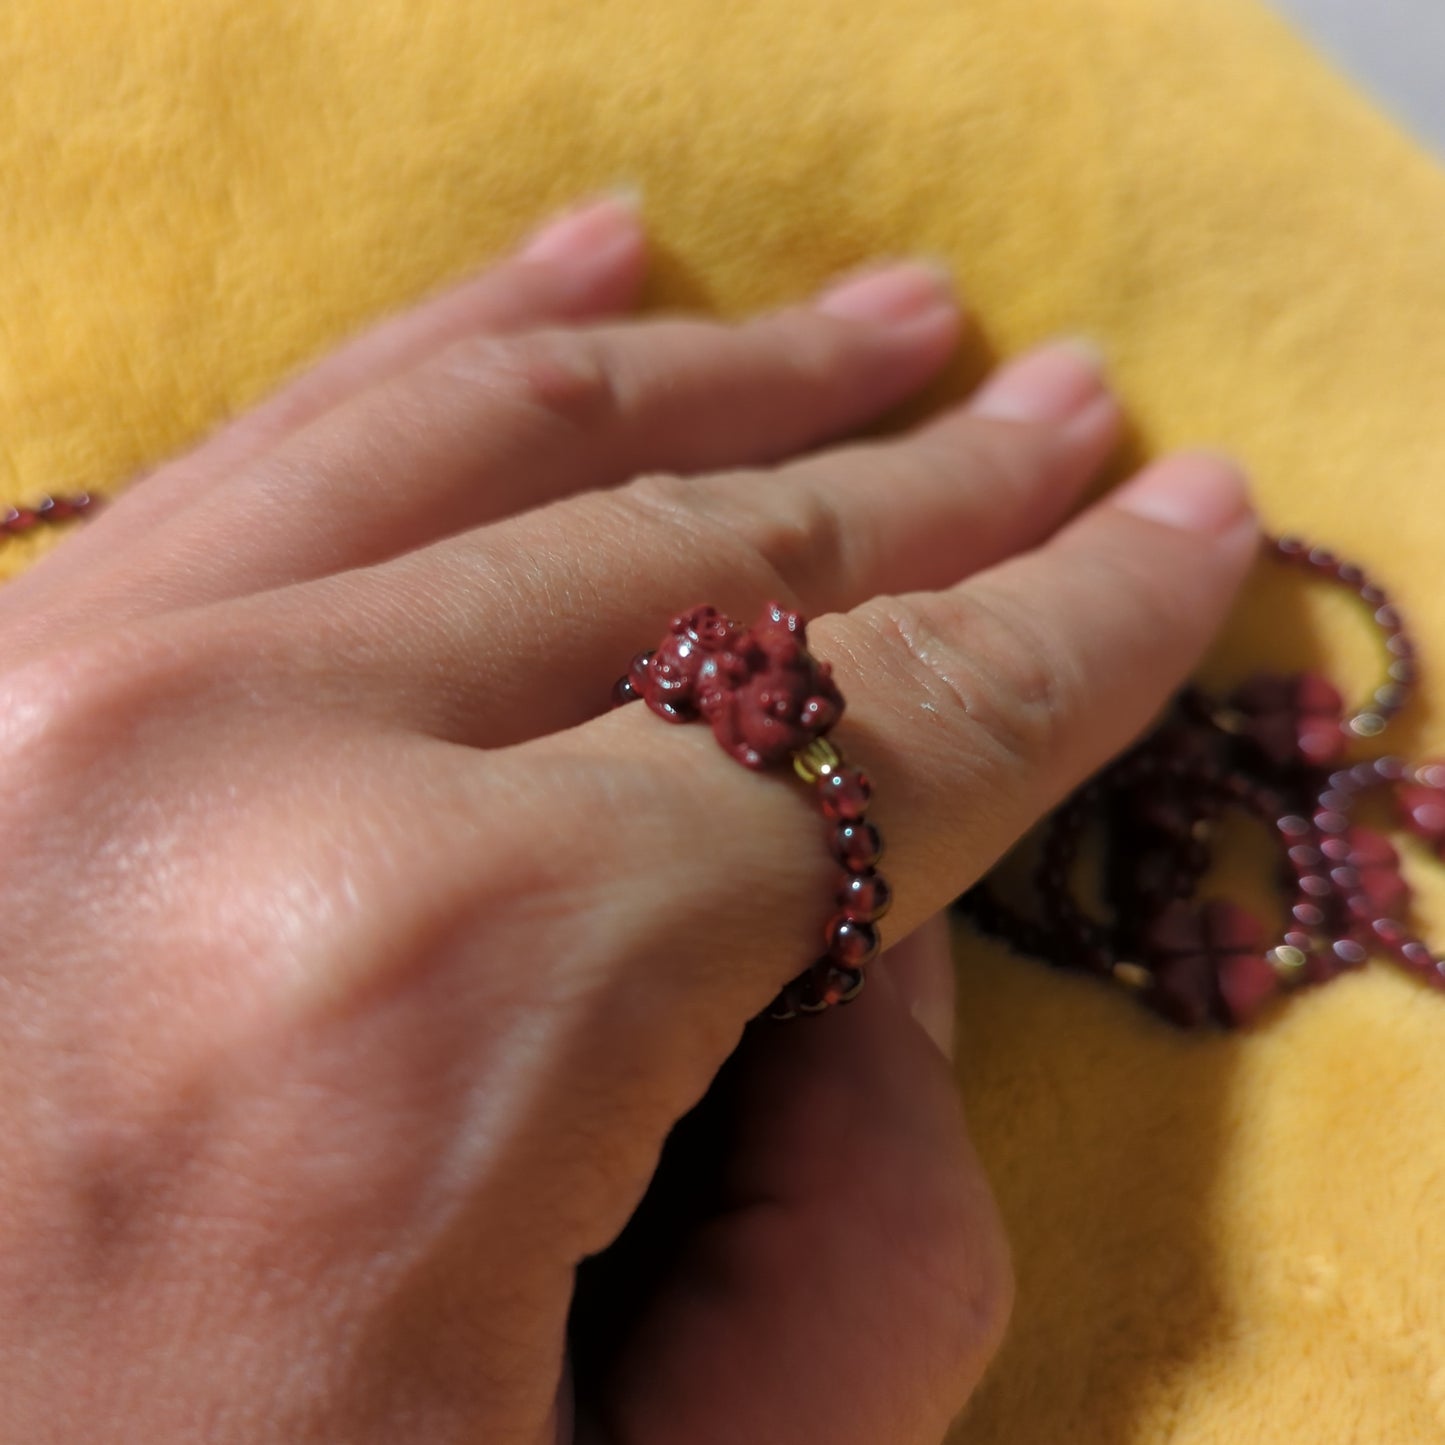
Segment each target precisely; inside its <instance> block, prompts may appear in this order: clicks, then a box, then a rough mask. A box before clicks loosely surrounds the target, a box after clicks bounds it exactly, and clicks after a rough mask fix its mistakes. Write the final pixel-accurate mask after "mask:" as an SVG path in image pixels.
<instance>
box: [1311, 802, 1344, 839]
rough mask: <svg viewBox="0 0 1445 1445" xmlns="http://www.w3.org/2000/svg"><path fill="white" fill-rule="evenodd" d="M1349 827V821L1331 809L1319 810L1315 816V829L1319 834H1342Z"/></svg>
mask: <svg viewBox="0 0 1445 1445" xmlns="http://www.w3.org/2000/svg"><path fill="white" fill-rule="evenodd" d="M1349 826H1350V820H1349V819H1348V818H1347V817H1346V816H1345V815H1344V814H1343V813H1337V812H1335V811H1334V809H1332V808H1321V809H1320V810H1319V812H1318V813H1316V814H1315V827H1316V828H1318V829H1319V830H1320V832H1321V833H1343V832H1344V831H1345V829H1346V828H1348V827H1349Z"/></svg>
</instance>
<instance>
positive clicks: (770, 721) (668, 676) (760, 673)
mask: <svg viewBox="0 0 1445 1445" xmlns="http://www.w3.org/2000/svg"><path fill="white" fill-rule="evenodd" d="M612 696H613V702H614V703H615V704H617V705H619V706H620V705H622V704H624V703H629V702H634V701H636V700H638V699H641V700H642V701H643V702H645V703H646V704H647V706H648V707H649V708H651V709H652V711H653V712H655V713H656V714H657V715H658V716H659V717H663V718H666V719H667V720H668V722H679V723H681V722H694V721H698V720H702V721H705V722H707V723H709V724H710V725H711V727H712V730H713V735H714V736H715V737H716V738H717V740H718V742H719V743H720V744H721V746H722V748H723V751H724V752H726V753H727V754H728V756H729V757H731V758H734V759H735V760H736V761H737V762H740V763H741V764H742V765H743V766H744V767H747V768H755V769H759V770H761V769H764V768H770V767H776V766H780V765H783V764H787V763H791V764H792V767H793V771H794V772H795V773H796V774H797V775H798V777H799V778H801V779H802V780H803V782H804V783H806V784H807V785H808V786H809V787H810V788H812V789H813V790H814V793H815V794H816V796H817V798H818V802H819V805H820V807H821V808H822V810H823V815H824V817H826V818H827V819H828V820H829V821H830V822H831V823H833V825H834V827H833V834H832V851H833V857H834V858H835V859H836V860H837V861H838V864H839V866H840V868H841V869H842V870H843V874H842V877H841V878H840V880H839V883H838V891H837V895H836V899H835V902H836V905H837V910H838V911H837V912H836V913H835V914H834V915H833V918H832V920H831V921H830V922H829V924H828V927H827V931H826V934H825V938H824V952H823V954H822V956H821V957H820V958H819V959H818V960H817V961H816V962H815V963H814V964H813V965H812V967H811V968H809V969H808V970H807V971H806V972H804V973H802V974H800V975H799V976H798V977H797V978H796V979H794V980H793V982H792V983H790V984H789V985H788V986H787V987H786V988H785V989H784V990H783V992H782V993H781V994H780V995H779V996H778V998H777V999H776V1000H775V1001H774V1003H773V1006H772V1009H771V1010H770V1016H771V1017H772V1018H775V1019H790V1018H793V1017H795V1016H796V1015H797V1014H799V1013H821V1012H822V1011H823V1010H824V1009H826V1008H829V1007H831V1006H832V1005H834V1004H840V1003H848V1002H849V1001H850V1000H852V999H854V998H856V997H857V996H858V994H859V992H860V991H861V990H862V988H863V981H864V977H865V975H864V972H863V970H864V969H865V968H866V967H867V966H868V965H869V964H870V963H872V962H873V960H874V959H875V958H876V957H877V956H878V950H879V947H880V943H879V938H878V926H877V925H878V920H879V919H880V918H882V917H883V915H884V914H885V913H886V912H887V911H888V905H889V903H890V902H891V901H892V894H891V893H890V892H889V888H888V884H887V883H886V882H885V881H884V880H883V878H882V876H881V875H880V874H879V873H878V871H877V869H876V868H875V867H874V865H875V864H876V863H877V862H878V858H879V856H880V854H881V853H882V851H883V840H882V838H880V837H879V834H878V830H877V828H875V827H874V826H873V824H872V823H870V822H869V821H868V818H867V812H868V802H869V799H870V797H871V796H872V788H871V787H870V786H869V783H868V779H867V778H866V777H864V775H863V774H862V773H860V772H858V770H857V769H856V768H850V767H849V766H848V765H847V763H846V762H844V760H843V757H842V755H841V754H840V753H839V752H838V750H837V748H836V747H835V746H834V745H833V744H832V743H831V742H829V741H828V737H827V735H828V733H829V732H831V731H832V729H833V727H834V726H835V725H836V723H837V722H838V719H839V718H841V717H842V716H843V708H844V702H843V695H842V694H841V693H840V692H839V691H838V688H837V685H836V684H835V683H834V682H833V672H832V669H831V668H830V667H829V666H828V664H827V663H826V662H819V661H818V660H817V659H816V658H815V657H813V655H812V654H811V653H810V652H809V651H808V639H807V624H806V622H805V621H804V619H803V617H802V616H801V615H800V614H798V613H796V612H790V611H788V610H787V609H786V608H784V607H782V606H780V605H779V604H778V603H776V602H770V603H769V604H768V605H767V606H766V607H765V608H764V609H763V612H762V616H761V617H760V618H759V619H758V621H757V623H756V624H755V625H754V626H753V627H751V628H747V627H742V626H740V625H739V624H738V623H736V622H733V621H731V620H730V619H729V618H727V617H724V616H723V614H722V613H721V612H719V611H718V610H717V608H716V607H694V608H692V609H691V610H690V611H688V612H684V613H681V614H680V615H678V616H677V617H674V618H673V620H672V624H671V626H670V628H669V629H668V633H667V636H666V637H664V638H663V639H662V641H661V642H660V643H659V644H658V646H657V648H656V650H655V651H652V652H641V653H638V655H637V656H636V657H635V658H633V660H632V665H631V667H629V668H628V670H627V673H626V675H625V676H624V677H622V678H621V679H620V680H619V681H618V683H617V686H616V687H615V688H614V689H613V694H612Z"/></svg>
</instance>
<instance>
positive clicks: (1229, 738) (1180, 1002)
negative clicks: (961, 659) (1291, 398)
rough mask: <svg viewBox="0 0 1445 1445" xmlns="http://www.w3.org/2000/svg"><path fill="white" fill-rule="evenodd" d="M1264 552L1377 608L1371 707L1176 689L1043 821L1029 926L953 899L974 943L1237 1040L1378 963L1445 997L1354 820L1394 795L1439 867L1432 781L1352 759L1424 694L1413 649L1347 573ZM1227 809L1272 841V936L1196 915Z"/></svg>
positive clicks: (1318, 552)
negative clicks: (1090, 854) (1098, 885)
mask: <svg viewBox="0 0 1445 1445" xmlns="http://www.w3.org/2000/svg"><path fill="white" fill-rule="evenodd" d="M1271 550H1272V551H1273V554H1274V556H1275V557H1276V559H1277V560H1279V561H1281V562H1284V563H1288V564H1290V565H1292V566H1296V567H1299V568H1301V569H1303V570H1305V571H1306V572H1307V573H1309V574H1311V575H1313V576H1317V577H1320V578H1323V579H1325V580H1328V581H1332V582H1334V583H1336V584H1338V585H1340V586H1343V587H1347V588H1349V589H1350V590H1351V591H1353V592H1355V593H1356V594H1357V595H1358V596H1359V598H1360V600H1361V601H1362V602H1363V603H1364V604H1365V605H1366V606H1367V607H1368V608H1370V610H1371V613H1372V615H1373V619H1374V622H1375V624H1376V626H1377V627H1378V628H1379V629H1380V631H1381V633H1382V634H1383V638H1384V644H1385V651H1386V654H1387V657H1388V663H1387V669H1386V678H1385V681H1384V682H1383V683H1382V684H1381V685H1380V686H1379V687H1377V688H1376V689H1375V691H1374V693H1373V694H1372V696H1371V697H1370V699H1369V701H1367V702H1366V703H1365V704H1364V706H1362V707H1360V708H1359V709H1357V710H1356V711H1354V712H1353V713H1348V714H1347V712H1346V709H1345V705H1344V701H1343V698H1342V697H1341V695H1340V693H1339V692H1338V690H1337V689H1336V688H1335V687H1334V686H1333V685H1332V684H1331V683H1330V682H1329V681H1328V680H1327V679H1325V678H1322V677H1318V676H1315V675H1312V674H1300V675H1295V676H1279V675H1274V674H1261V675H1260V676H1257V677H1254V678H1250V679H1249V680H1248V681H1247V682H1245V683H1244V684H1242V685H1241V686H1240V687H1239V688H1237V689H1235V691H1234V692H1233V693H1231V694H1230V695H1229V696H1228V697H1225V698H1223V699H1218V700H1216V699H1212V698H1210V697H1208V696H1207V695H1206V694H1204V693H1203V692H1201V691H1200V690H1199V689H1197V688H1188V689H1186V690H1185V691H1184V692H1183V693H1181V694H1180V696H1179V697H1178V698H1177V699H1176V700H1175V705H1174V707H1173V708H1172V709H1171V710H1170V712H1169V714H1168V715H1167V716H1166V718H1165V719H1164V721H1163V722H1162V723H1161V724H1160V726H1159V727H1158V728H1157V729H1156V731H1155V732H1154V733H1153V734H1151V735H1150V736H1149V737H1147V738H1145V739H1144V740H1143V741H1142V742H1141V743H1139V744H1138V745H1137V746H1136V747H1135V748H1134V749H1132V750H1131V751H1130V752H1129V753H1128V754H1126V755H1125V756H1124V757H1123V758H1121V759H1120V760H1119V761H1118V762H1116V763H1114V764H1113V765H1112V766H1111V767H1109V768H1108V769H1106V770H1105V771H1104V772H1103V773H1101V774H1100V775H1099V776H1098V777H1096V778H1094V779H1092V780H1090V782H1088V783H1086V784H1085V785H1084V786H1083V787H1082V788H1081V789H1079V791H1078V792H1077V793H1075V794H1074V796H1073V797H1072V798H1071V799H1069V800H1068V801H1067V802H1066V803H1065V804H1064V805H1063V806H1062V807H1060V808H1059V809H1058V810H1057V811H1056V812H1055V813H1054V814H1053V816H1052V817H1051V818H1050V819H1049V820H1048V821H1047V822H1046V824H1045V826H1044V829H1043V834H1042V838H1041V842H1040V851H1039V859H1038V863H1037V866H1036V868H1035V870H1034V874H1033V885H1034V890H1035V893H1036V895H1037V898H1038V907H1037V912H1036V916H1035V917H1030V916H1029V915H1028V914H1026V913H1024V912H1021V911H1020V910H1017V909H1013V908H1010V907H1008V906H1007V905H1005V904H1004V903H1003V902H1002V901H1001V899H1000V897H999V895H998V894H997V892H996V891H995V890H994V888H993V887H992V886H991V885H990V884H989V883H988V882H987V881H985V882H984V883H982V884H980V885H979V886H978V887H976V888H975V889H973V890H971V891H970V892H969V893H968V894H966V895H965V896H964V897H963V898H962V899H960V900H959V903H960V908H961V910H962V911H963V912H964V913H965V914H967V915H968V916H969V917H971V918H972V920H973V922H974V923H975V925H976V926H977V927H979V928H980V929H981V930H982V931H983V932H985V933H988V934H990V935H993V936H995V937H997V938H999V939H1001V940H1002V941H1004V942H1006V943H1008V944H1009V945H1010V946H1011V947H1013V948H1014V949H1016V950H1017V951H1020V952H1023V953H1029V954H1033V955H1035V956H1040V957H1044V958H1046V959H1049V960H1050V961H1052V962H1055V963H1057V964H1059V965H1061V966H1064V967H1069V968H1075V969H1079V970H1082V971H1085V972H1088V973H1093V974H1096V975H1100V976H1105V977H1111V978H1113V979H1114V980H1116V981H1117V982H1119V983H1122V984H1124V985H1125V986H1127V987H1129V988H1130V989H1133V990H1135V991H1136V992H1138V993H1139V994H1140V995H1141V996H1142V997H1143V999H1144V1000H1145V1002H1147V1003H1148V1004H1149V1005H1150V1006H1151V1007H1153V1008H1154V1009H1155V1010H1156V1011H1157V1012H1159V1013H1161V1014H1162V1015H1164V1017H1166V1018H1168V1019H1170V1020H1171V1021H1173V1022H1175V1023H1177V1024H1180V1025H1183V1026H1186V1027H1188V1026H1197V1025H1200V1024H1203V1023H1205V1022H1208V1021H1211V1020H1212V1021H1214V1022H1217V1023H1220V1024H1224V1025H1226V1026H1229V1025H1241V1024H1245V1023H1248V1022H1250V1021H1251V1020H1252V1019H1254V1018H1255V1017H1256V1016H1257V1015H1258V1013H1259V1012H1260V1010H1261V1009H1262V1008H1264V1007H1265V1006H1266V1005H1267V1004H1268V1003H1269V1002H1270V1000H1271V999H1273V998H1274V997H1275V996H1276V995H1278V994H1279V993H1280V992H1282V991H1284V990H1286V989H1290V988H1297V987H1302V986H1308V985H1318V984H1322V983H1327V982H1329V981H1330V980H1331V979H1333V978H1335V977H1337V976H1338V975H1339V974H1341V973H1343V972H1346V971H1348V970H1352V969H1357V968H1360V967H1362V966H1363V965H1364V964H1365V962H1366V961H1367V960H1368V958H1369V957H1370V955H1371V954H1372V953H1373V954H1382V955H1384V956H1385V957H1387V958H1390V959H1393V960H1394V961H1395V962H1396V963H1398V964H1399V965H1400V966H1401V967H1402V968H1404V969H1405V970H1406V971H1407V972H1409V973H1411V974H1413V975H1415V976H1417V977H1420V978H1422V979H1424V980H1425V981H1426V982H1428V983H1429V984H1431V985H1432V986H1434V987H1436V988H1445V961H1442V960H1441V959H1440V958H1439V957H1437V956H1436V955H1435V953H1434V952H1433V951H1432V950H1431V949H1430V948H1429V947H1428V945H1427V944H1426V943H1425V942H1424V941H1423V940H1421V939H1420V938H1418V937H1416V936H1415V935H1414V934H1413V933H1412V932H1411V930H1410V929H1409V928H1408V926H1407V925H1406V922H1405V919H1406V916H1407V914H1408V912H1409V908H1410V888H1409V885H1408V883H1407V882H1406V881H1405V879H1404V877H1403V876H1402V874H1401V871H1400V858H1399V854H1398V853H1397V851H1396V850H1395V848H1394V846H1393V844H1391V842H1390V840H1389V839H1388V838H1387V837H1385V836H1384V834H1382V833H1379V832H1378V831H1376V830H1374V829H1371V828H1367V827H1364V826H1362V825H1360V824H1358V823H1357V822H1356V821H1355V816H1354V815H1355V811H1356V805H1357V803H1358V802H1359V800H1360V799H1361V798H1362V797H1363V796H1365V795H1366V794H1370V793H1374V792H1381V791H1383V792H1386V793H1389V794H1392V795H1393V796H1394V797H1395V799H1396V802H1397V805H1398V807H1399V810H1400V813H1401V815H1402V822H1403V824H1404V826H1405V827H1406V828H1408V829H1410V830H1411V831H1412V832H1414V833H1416V834H1417V835H1418V836H1420V837H1421V838H1423V839H1425V841H1426V842H1428V843H1429V844H1430V845H1431V846H1432V847H1433V848H1434V849H1435V850H1436V852H1437V853H1438V854H1440V855H1441V856H1442V857H1445V763H1428V764H1423V765H1421V766H1419V767H1411V766H1410V765H1409V764H1407V763H1404V762H1403V761H1401V760H1400V759H1398V758H1392V757H1378V758H1370V759H1363V760H1359V761H1354V762H1351V761H1349V760H1348V759H1347V757H1346V753H1347V751H1348V750H1349V749H1350V747H1351V746H1353V745H1357V744H1358V743H1359V742H1360V741H1361V740H1366V739H1372V738H1375V737H1378V736H1379V735H1380V734H1381V733H1382V732H1383V731H1384V730H1385V728H1386V727H1387V726H1388V725H1389V723H1390V721H1391V720H1392V719H1393V718H1394V716H1395V715H1396V714H1397V713H1398V712H1399V711H1400V710H1401V709H1402V708H1403V707H1404V706H1405V704H1406V703H1407V702H1408V701H1409V699H1410V696H1411V694H1412V692H1413V690H1414V687H1415V684H1416V682H1417V679H1418V667H1417V661H1416V652H1415V646H1414V642H1413V640H1412V639H1411V638H1410V636H1409V634H1408V633H1407V631H1406V629H1405V624H1404V621H1403V619H1402V617H1401V615H1400V613H1399V611H1398V609H1397V608H1396V607H1395V606H1394V604H1393V603H1392V602H1391V601H1390V599H1389V597H1388V595H1387V594H1386V593H1385V591H1384V589H1383V588H1382V587H1380V586H1379V585H1378V584H1377V583H1375V582H1374V581H1372V580H1371V579H1370V578H1369V577H1368V576H1366V574H1365V572H1364V571H1363V569H1361V568H1360V567H1357V566H1356V565H1354V564H1353V563H1350V562H1344V561H1341V560H1340V559H1339V558H1338V557H1336V556H1335V555H1334V554H1333V553H1332V552H1330V551H1328V550H1326V549H1325V548H1322V547H1312V546H1310V545H1309V544H1308V543H1305V542H1303V541H1300V540H1298V539H1296V538H1284V539H1282V540H1280V541H1278V542H1274V543H1272V544H1271ZM1226 810H1239V811H1242V812H1244V813H1245V814H1247V815H1248V816H1250V817H1252V818H1254V819H1256V820H1257V821H1258V822H1259V823H1261V824H1262V825H1264V826H1266V827H1268V828H1269V829H1270V830H1271V832H1272V834H1273V836H1274V837H1275V839H1276V840H1277V843H1278V846H1279V849H1280V886H1281V891H1282V892H1283V894H1284V903H1285V916H1284V919H1283V925H1282V927H1276V928H1275V929H1271V928H1270V927H1269V926H1268V925H1266V924H1265V923H1264V922H1262V921H1261V920H1259V919H1257V918H1255V917H1253V915H1251V914H1250V913H1248V912H1247V911H1246V910H1245V909H1243V908H1240V907H1238V906H1237V905H1235V904H1232V903H1228V902H1224V901H1222V900H1215V899H1209V900H1204V901H1199V900H1198V894H1199V890H1200V888H1201V887H1202V885H1203V883H1204V881H1205V879H1206V877H1207V875H1208V874H1209V872H1210V869H1211V867H1212V864H1213V851H1212V848H1211V839H1212V836H1213V831H1214V827H1215V824H1216V822H1217V820H1218V817H1219V815H1220V814H1221V813H1222V812H1224V811H1226ZM1091 828H1097V829H1098V830H1099V831H1100V833H1101V835H1102V851H1103V875H1102V876H1103V895H1104V896H1103V900H1102V901H1103V903H1104V906H1105V910H1106V913H1107V914H1108V921H1103V920H1101V919H1098V918H1095V917H1093V916H1091V915H1090V913H1089V912H1088V910H1086V908H1085V907H1084V906H1083V904H1082V903H1081V902H1080V901H1079V899H1078V897H1077V894H1076V890H1075V888H1074V884H1073V877H1072V875H1073V871H1074V865H1075V861H1076V859H1077V857H1078V854H1079V851H1080V847H1081V844H1082V840H1083V837H1084V834H1085V833H1086V832H1087V831H1089V830H1090V829H1091Z"/></svg>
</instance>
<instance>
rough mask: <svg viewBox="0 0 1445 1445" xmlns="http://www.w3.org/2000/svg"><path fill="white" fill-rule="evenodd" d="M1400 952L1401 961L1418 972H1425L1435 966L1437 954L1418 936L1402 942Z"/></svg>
mask: <svg viewBox="0 0 1445 1445" xmlns="http://www.w3.org/2000/svg"><path fill="white" fill-rule="evenodd" d="M1399 953H1400V961H1401V962H1402V963H1404V965H1405V966H1406V967H1407V968H1410V969H1413V970H1414V971H1415V972H1417V973H1425V972H1427V971H1428V970H1429V969H1432V968H1433V967H1434V966H1435V955H1434V954H1433V953H1431V952H1430V950H1429V949H1428V948H1427V947H1426V946H1425V945H1424V944H1423V943H1421V942H1420V940H1419V939H1418V938H1412V939H1410V941H1409V942H1408V943H1403V944H1401V945H1400V949H1399Z"/></svg>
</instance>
